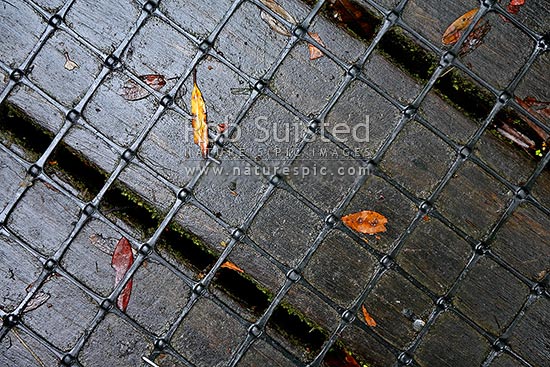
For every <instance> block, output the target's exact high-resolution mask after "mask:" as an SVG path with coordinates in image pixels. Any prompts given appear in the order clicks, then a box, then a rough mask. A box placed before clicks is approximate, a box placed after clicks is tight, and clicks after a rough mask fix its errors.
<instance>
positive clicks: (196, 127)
mask: <svg viewBox="0 0 550 367" xmlns="http://www.w3.org/2000/svg"><path fill="white" fill-rule="evenodd" d="M191 116H192V120H191V123H192V125H193V140H194V141H195V144H197V145H198V146H199V148H200V150H201V154H202V157H203V158H206V157H208V124H207V120H206V104H205V103H204V99H203V98H202V93H201V91H200V89H199V86H198V85H197V78H196V71H195V72H194V73H193V91H192V92H191Z"/></svg>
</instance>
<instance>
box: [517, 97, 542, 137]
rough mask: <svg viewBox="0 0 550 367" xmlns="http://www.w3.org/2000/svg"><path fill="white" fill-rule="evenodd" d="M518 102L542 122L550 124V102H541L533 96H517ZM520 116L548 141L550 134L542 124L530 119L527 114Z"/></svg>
mask: <svg viewBox="0 0 550 367" xmlns="http://www.w3.org/2000/svg"><path fill="white" fill-rule="evenodd" d="M516 102H517V103H518V104H519V105H520V106H521V107H523V108H524V109H526V110H527V112H529V113H530V114H531V115H533V116H534V117H536V118H537V119H539V120H540V121H541V122H542V123H544V124H545V125H547V126H550V102H540V101H538V100H537V99H535V98H533V97H525V99H521V98H519V97H516ZM520 118H521V119H522V120H523V121H524V122H525V123H527V124H528V125H529V126H530V127H531V129H533V130H534V131H535V132H536V133H537V134H538V136H540V138H541V139H542V140H543V141H545V142H546V141H548V139H549V138H550V135H549V134H548V133H547V132H546V131H544V130H543V129H542V128H541V127H540V126H538V125H537V124H535V123H534V122H532V121H531V120H529V118H528V117H527V116H524V115H520Z"/></svg>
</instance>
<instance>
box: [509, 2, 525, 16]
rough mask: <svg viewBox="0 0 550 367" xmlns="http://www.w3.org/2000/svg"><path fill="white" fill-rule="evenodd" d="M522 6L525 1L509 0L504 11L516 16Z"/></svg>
mask: <svg viewBox="0 0 550 367" xmlns="http://www.w3.org/2000/svg"><path fill="white" fill-rule="evenodd" d="M523 4H525V0H510V3H509V4H508V6H507V7H506V10H507V11H508V13H510V14H517V13H518V12H519V9H520V8H521V6H522V5H523Z"/></svg>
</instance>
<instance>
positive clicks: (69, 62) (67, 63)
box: [63, 52, 79, 71]
mask: <svg viewBox="0 0 550 367" xmlns="http://www.w3.org/2000/svg"><path fill="white" fill-rule="evenodd" d="M63 55H64V56H65V65H63V67H64V68H65V69H67V70H69V71H73V70H74V69H77V68H78V67H79V66H78V64H77V63H76V62H74V61H73V60H71V57H70V56H69V53H68V52H65V53H64V54H63Z"/></svg>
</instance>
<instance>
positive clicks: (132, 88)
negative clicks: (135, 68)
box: [120, 74, 166, 101]
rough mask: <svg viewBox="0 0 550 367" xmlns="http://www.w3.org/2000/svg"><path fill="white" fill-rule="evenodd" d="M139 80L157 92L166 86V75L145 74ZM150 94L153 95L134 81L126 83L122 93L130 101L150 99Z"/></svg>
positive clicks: (130, 80) (129, 80)
mask: <svg viewBox="0 0 550 367" xmlns="http://www.w3.org/2000/svg"><path fill="white" fill-rule="evenodd" d="M138 78H139V79H140V80H141V81H142V82H144V83H146V84H147V85H148V86H150V87H151V88H153V89H154V90H156V91H158V90H160V89H162V87H164V86H165V85H166V79H165V78H164V75H160V74H145V75H140V76H139V77H138ZM150 94H151V93H150V92H149V91H148V90H147V89H145V88H143V87H142V86H141V85H139V84H138V83H137V82H136V81H135V80H133V79H128V80H127V81H126V82H125V83H124V86H123V87H122V91H121V93H120V95H121V96H122V97H123V98H124V99H126V100H128V101H138V100H140V99H143V98H146V97H148V96H149V95H150Z"/></svg>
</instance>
